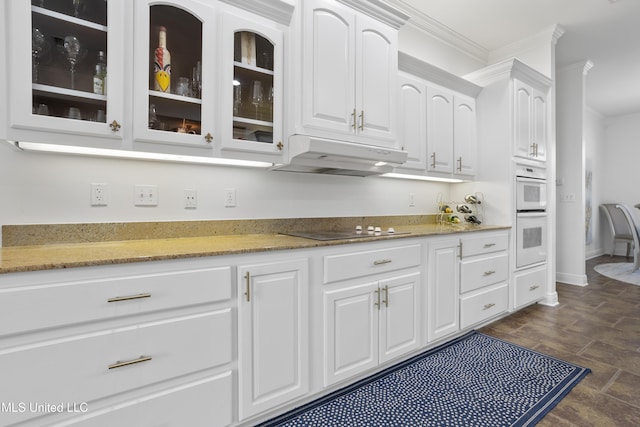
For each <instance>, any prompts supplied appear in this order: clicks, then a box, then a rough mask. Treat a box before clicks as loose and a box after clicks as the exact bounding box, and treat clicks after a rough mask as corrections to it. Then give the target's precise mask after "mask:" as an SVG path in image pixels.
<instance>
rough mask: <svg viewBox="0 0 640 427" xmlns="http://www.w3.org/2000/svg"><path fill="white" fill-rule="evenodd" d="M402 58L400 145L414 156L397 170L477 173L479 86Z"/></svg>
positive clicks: (460, 174) (467, 175) (454, 174)
mask: <svg viewBox="0 0 640 427" xmlns="http://www.w3.org/2000/svg"><path fill="white" fill-rule="evenodd" d="M399 60H400V62H399V64H400V68H401V70H402V71H401V72H400V76H399V83H400V85H399V88H400V89H399V90H400V96H399V97H398V99H399V101H400V106H399V108H398V111H399V119H398V122H399V127H400V129H399V131H398V135H399V146H401V147H403V148H405V149H406V150H407V151H408V155H409V161H408V162H407V163H405V164H404V165H402V166H401V167H399V168H398V170H401V171H408V172H410V173H420V172H422V173H426V174H427V175H432V176H437V177H443V178H462V179H469V178H472V177H473V176H474V175H475V174H476V170H477V167H476V165H477V159H476V158H477V134H476V132H477V129H476V101H475V96H476V95H477V94H478V92H479V91H480V87H479V86H476V85H474V84H472V83H470V82H468V81H465V80H463V79H461V78H459V77H455V76H453V75H450V74H448V73H447V72H445V71H443V70H440V69H437V68H436V67H433V66H432V65H429V64H427V63H424V62H421V61H419V60H417V59H415V58H412V57H410V56H408V55H406V54H402V53H400V54H399Z"/></svg>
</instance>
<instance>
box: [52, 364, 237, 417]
mask: <svg viewBox="0 0 640 427" xmlns="http://www.w3.org/2000/svg"><path fill="white" fill-rule="evenodd" d="M232 381H233V380H232V372H231V371H227V372H224V373H223V374H221V375H218V376H215V377H210V378H205V379H203V380H200V381H196V382H193V383H190V384H186V385H182V386H179V387H175V388H173V389H169V390H165V391H162V392H159V393H155V394H153V395H150V396H144V397H142V398H140V399H136V400H135V401H132V402H125V403H124V404H121V405H117V406H116V407H115V409H113V410H111V411H109V412H106V413H100V414H99V415H96V416H93V417H92V416H91V415H90V414H89V417H87V416H86V415H84V416H82V417H80V418H79V419H76V420H69V421H68V422H66V423H64V424H63V425H64V426H73V427H103V426H134V425H135V426H151V425H153V426H161V425H162V426H189V427H199V426H202V427H217V426H226V425H229V424H231V421H232V413H231V408H232V407H233V402H232V398H231V396H232V395H233V394H232V393H233V382H232Z"/></svg>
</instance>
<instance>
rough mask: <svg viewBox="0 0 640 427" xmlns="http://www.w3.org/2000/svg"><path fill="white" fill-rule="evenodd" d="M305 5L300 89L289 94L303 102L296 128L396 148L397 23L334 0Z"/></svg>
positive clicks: (299, 130)
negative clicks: (387, 21)
mask: <svg viewBox="0 0 640 427" xmlns="http://www.w3.org/2000/svg"><path fill="white" fill-rule="evenodd" d="M352 3H357V2H352ZM361 3H364V2H361ZM301 6H302V9H303V10H302V17H301V23H300V25H298V31H299V32H300V33H301V39H302V41H301V43H300V45H299V49H298V52H297V55H296V56H298V57H300V58H301V60H302V66H301V68H300V78H301V84H300V90H301V93H297V92H296V93H294V94H293V97H292V98H291V99H292V101H297V102H295V103H296V104H298V105H300V104H299V103H300V100H297V98H301V102H302V105H301V116H298V117H299V118H298V119H296V124H297V126H298V128H297V129H295V130H294V133H305V134H309V135H315V136H320V137H329V138H334V139H341V140H349V141H353V142H361V143H366V144H370V145H379V146H387V147H394V146H395V145H396V129H395V126H396V74H397V71H398V65H397V64H398V59H397V53H398V47H397V43H398V34H397V30H398V26H396V27H395V28H394V27H392V26H390V25H388V23H386V22H381V21H379V20H377V19H373V18H371V17H369V16H367V15H365V14H363V13H359V12H358V11H355V10H353V9H352V8H350V7H346V6H344V5H342V4H340V3H339V2H336V1H331V0H309V1H305V2H303V3H302V4H301ZM367 7H369V11H370V12H375V9H376V7H375V6H373V5H370V6H367ZM396 25H398V24H396ZM292 113H293V114H294V116H296V115H297V114H298V112H297V111H294V112H292Z"/></svg>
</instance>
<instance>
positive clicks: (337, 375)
mask: <svg viewBox="0 0 640 427" xmlns="http://www.w3.org/2000/svg"><path fill="white" fill-rule="evenodd" d="M420 254H421V247H420V245H408V246H397V247H388V248H382V249H375V250H367V251H361V252H352V253H341V254H336V255H329V256H325V258H324V268H325V270H324V271H325V283H326V285H325V289H323V292H322V294H323V323H324V334H323V335H324V344H323V347H324V385H325V386H328V385H331V384H334V383H336V382H339V381H341V380H344V379H347V378H349V377H351V376H353V375H355V374H358V373H361V372H365V371H367V370H369V369H372V368H375V367H376V366H377V365H378V364H380V363H383V362H386V361H389V360H391V359H393V358H396V357H399V356H401V355H403V354H405V353H407V352H409V351H411V350H414V349H416V348H418V346H419V345H420V335H419V330H420V329H419V320H420V310H419V302H420V298H419V297H420V288H421V279H420V278H421V273H420V270H419V266H420V263H421V261H420V257H421V255H420ZM369 275H375V276H374V277H371V276H370V277H368V278H366V277H365V276H369ZM334 282H336V284H332V283H334Z"/></svg>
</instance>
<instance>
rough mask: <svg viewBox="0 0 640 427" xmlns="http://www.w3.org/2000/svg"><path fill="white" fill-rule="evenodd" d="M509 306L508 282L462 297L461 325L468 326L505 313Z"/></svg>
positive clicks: (462, 326)
mask: <svg viewBox="0 0 640 427" xmlns="http://www.w3.org/2000/svg"><path fill="white" fill-rule="evenodd" d="M508 306H509V287H508V285H507V284H504V285H501V286H499V287H497V288H493V289H489V290H486V291H483V292H480V293H476V294H474V295H469V296H466V297H462V298H460V327H461V328H463V329H464V328H466V327H468V326H471V325H474V324H476V323H479V322H482V321H483V320H487V319H489V318H491V317H493V316H496V315H498V314H500V313H503V312H504V311H506V310H507V308H508Z"/></svg>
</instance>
